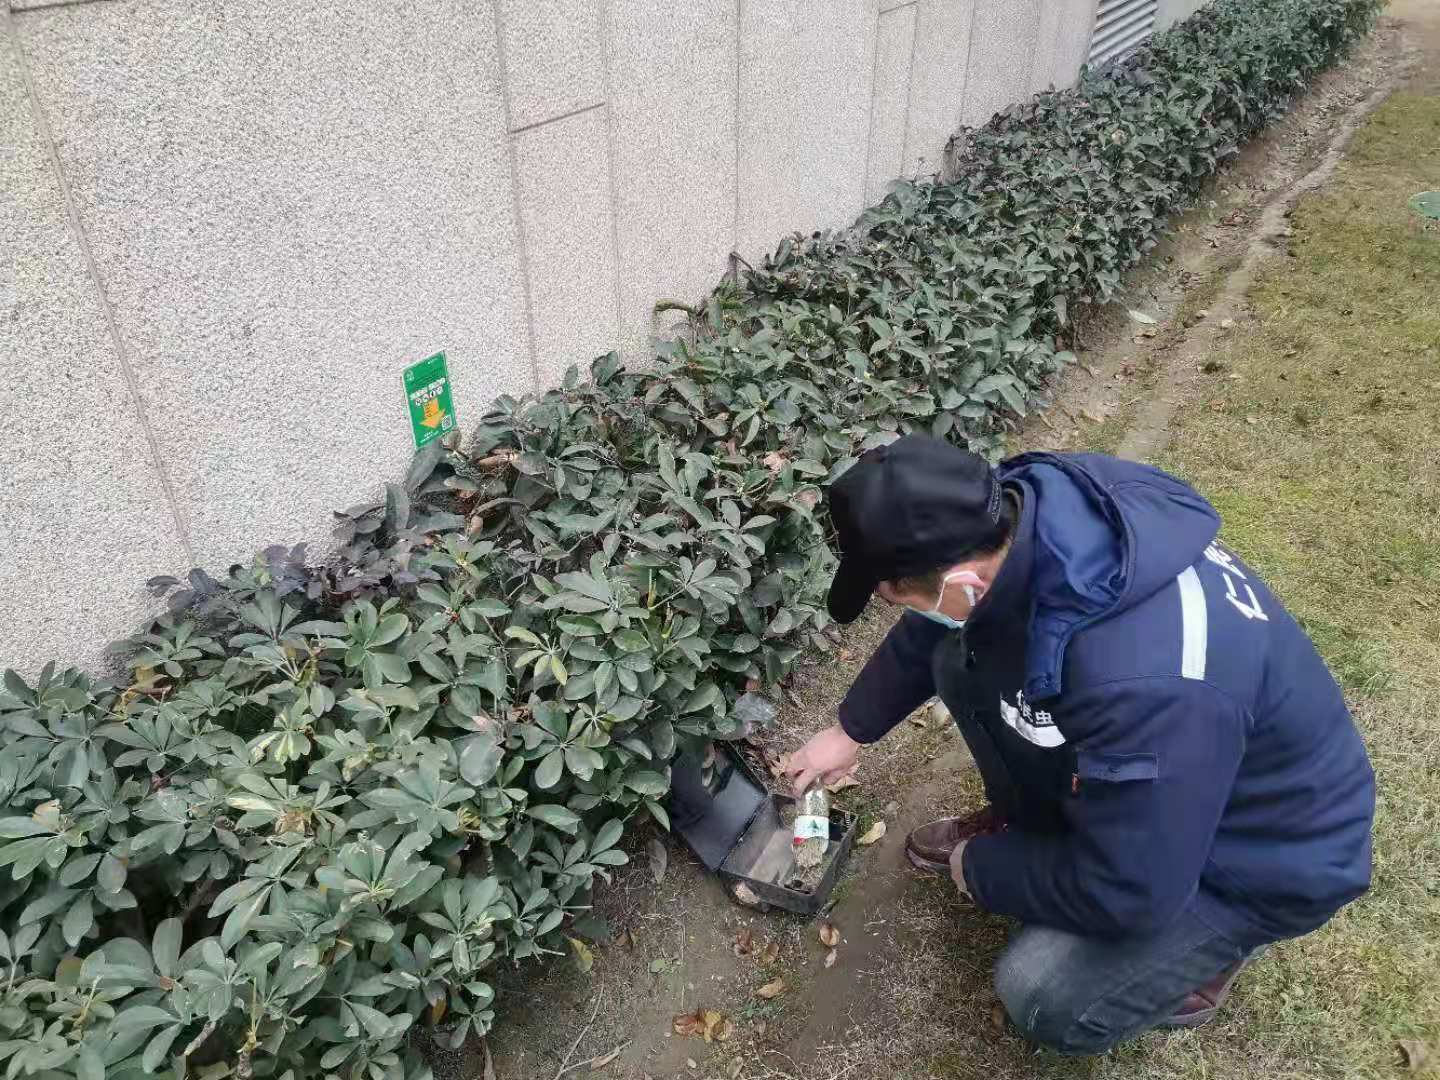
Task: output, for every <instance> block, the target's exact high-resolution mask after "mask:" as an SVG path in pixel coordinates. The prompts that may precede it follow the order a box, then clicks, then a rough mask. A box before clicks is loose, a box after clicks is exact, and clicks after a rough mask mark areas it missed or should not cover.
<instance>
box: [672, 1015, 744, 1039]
mask: <svg viewBox="0 0 1440 1080" xmlns="http://www.w3.org/2000/svg"><path fill="white" fill-rule="evenodd" d="M672 1023H673V1024H674V1027H675V1034H676V1035H679V1036H680V1037H681V1038H682V1039H695V1038H700V1039H704V1040H705V1041H706V1042H707V1043H708V1042H714V1041H715V1040H716V1039H719V1040H720V1041H721V1042H724V1041H725V1040H726V1039H728V1038H730V1036H731V1035H733V1034H735V1025H734V1024H732V1023H731V1022H730V1021H729V1020H727V1019H726V1018H725V1016H724V1015H723V1014H722V1013H720V1012H717V1011H716V1010H715V1009H696V1010H695V1011H694V1012H693V1013H681V1014H680V1015H679V1016H677V1017H675V1019H674V1020H673V1021H672Z"/></svg>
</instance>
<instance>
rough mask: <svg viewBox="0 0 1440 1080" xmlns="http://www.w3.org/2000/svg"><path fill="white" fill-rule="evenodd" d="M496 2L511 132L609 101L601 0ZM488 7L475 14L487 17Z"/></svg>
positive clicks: (476, 8) (505, 0)
mask: <svg viewBox="0 0 1440 1080" xmlns="http://www.w3.org/2000/svg"><path fill="white" fill-rule="evenodd" d="M493 2H495V3H498V4H499V5H500V24H501V26H502V27H503V32H504V43H503V44H504V50H505V85H506V90H507V92H508V94H509V99H510V127H511V129H512V130H513V129H516V128H523V127H530V126H531V125H534V124H539V123H542V122H543V121H546V120H553V119H555V118H556V117H560V116H567V115H569V114H570V113H573V112H577V111H579V110H580V109H586V108H589V107H590V106H592V105H599V104H601V103H602V102H603V101H604V100H605V61H604V55H603V53H602V51H601V50H602V48H603V46H602V42H601V38H600V11H599V7H598V5H599V0H493ZM463 6H464V5H456V7H457V8H459V7H463ZM488 6H489V5H488V4H479V5H476V7H475V9H474V10H472V11H471V12H470V14H471V17H473V18H475V19H480V20H484V19H485V18H486V10H485V9H486V8H488Z"/></svg>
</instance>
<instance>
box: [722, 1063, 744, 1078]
mask: <svg viewBox="0 0 1440 1080" xmlns="http://www.w3.org/2000/svg"><path fill="white" fill-rule="evenodd" d="M744 1069H745V1063H744V1062H743V1061H741V1060H740V1059H739V1058H736V1059H735V1060H734V1061H732V1062H730V1068H728V1069H727V1070H725V1075H726V1076H728V1077H729V1078H730V1080H737V1077H739V1075H740V1073H741V1072H742V1071H744Z"/></svg>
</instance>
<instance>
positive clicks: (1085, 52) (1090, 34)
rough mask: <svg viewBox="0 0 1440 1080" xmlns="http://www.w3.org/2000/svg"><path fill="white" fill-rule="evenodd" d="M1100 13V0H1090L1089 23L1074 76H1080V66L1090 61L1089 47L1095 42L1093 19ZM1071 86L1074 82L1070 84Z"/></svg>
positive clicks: (1077, 78) (1077, 77)
mask: <svg viewBox="0 0 1440 1080" xmlns="http://www.w3.org/2000/svg"><path fill="white" fill-rule="evenodd" d="M1099 15H1100V0H1090V25H1089V26H1088V27H1087V28H1086V30H1085V45H1084V48H1083V49H1082V50H1081V52H1080V67H1079V68H1076V69H1075V78H1076V80H1077V81H1078V80H1079V78H1080V68H1083V67H1084V66H1085V65H1086V64H1088V63H1090V47H1091V46H1092V45H1093V44H1094V43H1095V20H1096V19H1097V18H1098V17H1099ZM1071 85H1072V86H1073V85H1074V83H1072V84H1071Z"/></svg>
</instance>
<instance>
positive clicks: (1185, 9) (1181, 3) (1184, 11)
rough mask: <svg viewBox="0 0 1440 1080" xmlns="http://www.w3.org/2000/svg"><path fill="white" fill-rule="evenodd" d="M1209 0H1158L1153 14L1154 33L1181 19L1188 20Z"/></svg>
mask: <svg viewBox="0 0 1440 1080" xmlns="http://www.w3.org/2000/svg"><path fill="white" fill-rule="evenodd" d="M1209 2H1210V0H1160V4H1159V10H1158V11H1157V12H1156V13H1155V32H1156V33H1157V34H1158V33H1159V32H1160V31H1161V30H1166V29H1169V28H1170V27H1171V26H1174V25H1175V24H1176V23H1177V22H1180V21H1181V20H1182V19H1188V18H1189V17H1190V16H1191V15H1194V14H1195V12H1197V11H1199V10H1200V9H1201V8H1202V7H1204V6H1205V5H1206V4H1208V3H1209Z"/></svg>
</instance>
